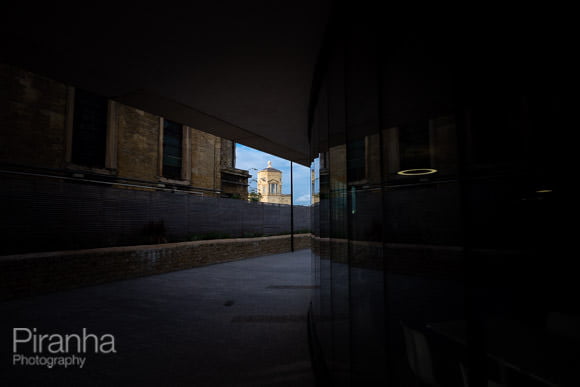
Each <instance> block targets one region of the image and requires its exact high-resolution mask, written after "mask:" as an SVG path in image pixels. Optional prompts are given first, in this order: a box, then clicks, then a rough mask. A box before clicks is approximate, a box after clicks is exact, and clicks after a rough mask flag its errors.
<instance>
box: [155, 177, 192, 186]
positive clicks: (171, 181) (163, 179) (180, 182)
mask: <svg viewBox="0 0 580 387" xmlns="http://www.w3.org/2000/svg"><path fill="white" fill-rule="evenodd" d="M158 178H159V182H160V183H165V184H177V185H191V181H189V180H175V179H169V178H167V177H162V176H159V177H158Z"/></svg>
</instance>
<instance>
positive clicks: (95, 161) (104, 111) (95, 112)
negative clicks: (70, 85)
mask: <svg viewBox="0 0 580 387" xmlns="http://www.w3.org/2000/svg"><path fill="white" fill-rule="evenodd" d="M73 111H74V113H73V120H72V146H71V157H70V161H71V162H72V163H74V164H78V165H82V166H87V167H93V168H104V167H105V157H106V152H107V120H108V101H107V99H106V98H104V97H101V96H98V95H95V94H92V93H89V92H87V91H84V90H81V89H76V90H75V92H74V105H73Z"/></svg>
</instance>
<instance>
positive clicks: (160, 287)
mask: <svg viewBox="0 0 580 387" xmlns="http://www.w3.org/2000/svg"><path fill="white" fill-rule="evenodd" d="M310 281H311V277H310V250H300V251H297V252H294V253H286V254H276V255H269V256H263V257H258V258H250V259H245V260H243V261H236V262H229V263H222V264H216V265H211V266H205V267H200V268H195V269H189V270H183V271H178V272H172V273H167V274H160V275H155V276H149V277H143V278H137V279H131V280H125V281H119V282H113V283H108V284H103V285H97V286H91V287H86V288H81V289H75V290H71V291H64V292H59V293H53V294H48V295H43V296H38V297H32V298H26V299H19V300H12V301H6V302H2V303H0V316H1V319H0V343H1V345H2V353H3V356H2V358H0V372H1V373H0V379H1V382H0V385H3V386H4V385H6V386H13V385H14V386H17V385H22V386H27V385H30V386H40V385H42V386H46V385H49V386H50V385H54V386H68V385H70V386H93V385H107V386H117V385H140V386H159V385H162V386H170V385H175V386H295V385H300V386H312V385H313V384H314V379H313V375H312V371H311V367H310V358H309V353H308V342H307V327H306V313H307V309H308V304H309V301H310V294H311V292H312V286H311V282H310ZM13 328H27V329H29V330H30V331H32V329H33V328H36V333H37V335H36V336H34V335H33V336H34V337H36V338H38V335H41V334H59V335H61V336H60V337H64V336H65V335H67V334H68V335H71V334H78V335H79V336H82V333H83V328H85V329H86V331H85V332H86V333H87V334H94V335H96V336H97V340H96V341H98V342H99V343H100V344H102V343H103V341H106V340H101V339H104V336H103V335H105V334H110V335H112V336H113V337H114V340H115V350H116V353H97V354H95V353H93V349H94V342H95V340H93V341H91V339H90V337H89V339H88V344H87V347H88V350H87V351H88V352H87V353H77V352H76V347H75V348H72V350H71V348H69V351H68V352H67V353H60V352H57V353H54V354H53V353H50V352H49V349H48V348H47V343H51V342H55V341H56V340H57V337H53V338H52V339H48V338H47V339H45V341H44V348H43V352H42V353H36V354H35V353H34V352H33V347H32V345H31V343H24V342H23V343H19V344H18V347H17V350H18V351H17V352H18V354H20V355H22V356H23V357H26V358H27V360H28V361H32V360H31V358H33V357H34V356H36V355H39V356H41V357H47V356H48V357H69V356H71V355H73V354H74V355H77V356H78V357H85V358H86V360H85V363H84V365H83V367H82V368H79V367H78V366H71V367H68V368H64V367H62V366H55V367H53V368H50V369H49V368H47V367H46V366H31V365H30V366H24V365H13V361H14V357H13V355H14V353H13V337H12V336H13ZM19 335H20V336H19V337H20V338H21V339H22V340H23V341H24V340H25V339H27V337H25V336H27V331H24V330H21V331H19ZM105 339H106V338H105ZM51 340H52V341H51ZM99 340H100V341H99ZM81 341H82V340H81ZM70 343H72V344H71V347H74V345H75V343H76V342H75V338H74V337H73V338H72V339H71V341H70ZM99 348H100V347H99ZM52 349H53V350H54V349H56V350H58V349H59V347H58V346H57V345H56V344H54V346H53V347H52ZM107 349H110V347H109V348H104V350H105V351H103V352H106V350H107ZM81 352H82V351H81ZM36 361H41V360H36Z"/></svg>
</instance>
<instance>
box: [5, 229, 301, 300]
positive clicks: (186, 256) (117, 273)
mask: <svg viewBox="0 0 580 387" xmlns="http://www.w3.org/2000/svg"><path fill="white" fill-rule="evenodd" d="M310 241H311V235H310V234H298V235H295V238H294V249H295V250H300V249H307V248H310ZM288 251H290V236H289V235H282V236H273V237H263V238H239V239H220V240H209V241H196V242H181V243H166V244H161V245H142V246H127V247H110V248H101V249H90V250H74V251H57V252H48V253H35V254H21V255H8V256H3V257H0V300H6V299H11V298H17V297H25V296H31V295H35V294H42V293H47V292H52V291H57V290H64V289H71V288H75V287H80V286H86V285H94V284H99V283H104V282H110V281H116V280H123V279H128V278H134V277H140V276H146V275H152V274H160V273H166V272H169V271H175V270H183V269H189V268H192V267H198V266H203V265H208V264H212V263H219V262H228V261H234V260H239V259H243V258H250V257H257V256H261V255H269V254H277V253H285V252H288Z"/></svg>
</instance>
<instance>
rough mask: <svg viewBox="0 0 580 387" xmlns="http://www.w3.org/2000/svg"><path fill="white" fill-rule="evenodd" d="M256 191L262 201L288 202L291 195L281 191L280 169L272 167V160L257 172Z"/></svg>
mask: <svg viewBox="0 0 580 387" xmlns="http://www.w3.org/2000/svg"><path fill="white" fill-rule="evenodd" d="M258 192H259V193H260V194H261V197H260V201H261V202H264V203H276V204H290V202H291V200H292V199H291V195H288V194H283V193H282V171H280V170H279V169H276V168H272V162H271V161H268V166H267V167H266V168H265V169H262V170H261V171H259V172H258Z"/></svg>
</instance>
